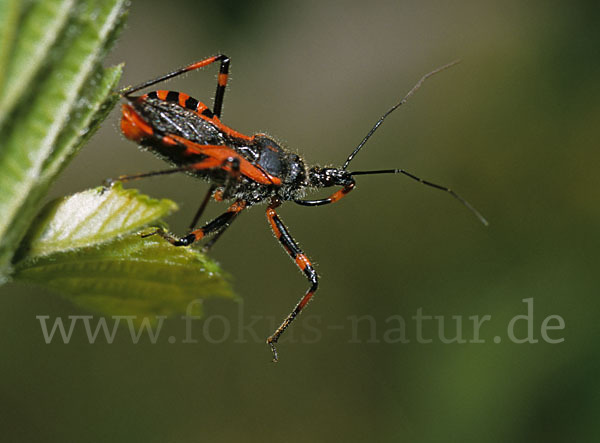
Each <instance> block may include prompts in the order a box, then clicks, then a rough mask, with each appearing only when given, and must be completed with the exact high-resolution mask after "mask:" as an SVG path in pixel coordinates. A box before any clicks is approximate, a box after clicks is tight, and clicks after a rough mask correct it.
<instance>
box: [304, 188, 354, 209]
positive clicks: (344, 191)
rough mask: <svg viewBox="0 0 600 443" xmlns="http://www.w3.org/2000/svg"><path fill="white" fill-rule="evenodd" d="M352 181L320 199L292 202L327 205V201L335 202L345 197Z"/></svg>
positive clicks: (305, 204) (306, 204)
mask: <svg viewBox="0 0 600 443" xmlns="http://www.w3.org/2000/svg"><path fill="white" fill-rule="evenodd" d="M354 186H355V185H354V183H352V184H350V185H348V186H344V187H343V188H342V189H340V190H338V191H336V192H334V193H333V194H331V195H330V196H329V197H327V198H322V199H320V200H294V203H297V204H299V205H302V206H323V205H328V204H329V203H335V202H336V201H338V200H340V199H342V198H343V197H345V196H346V195H347V194H348V193H349V192H350V191H352V190H353V189H354Z"/></svg>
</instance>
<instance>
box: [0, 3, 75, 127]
mask: <svg viewBox="0 0 600 443" xmlns="http://www.w3.org/2000/svg"><path fill="white" fill-rule="evenodd" d="M75 3H76V2H75V0H44V1H41V2H37V3H35V4H34V5H33V6H32V7H31V10H30V11H29V12H28V13H27V15H26V16H25V18H24V19H23V22H22V23H20V24H19V28H20V30H19V33H20V38H19V39H18V40H17V42H16V45H15V47H14V49H13V51H14V57H13V58H12V60H11V63H10V64H9V65H8V70H7V73H6V80H5V83H4V87H3V88H2V94H1V99H0V118H3V117H5V116H6V115H7V114H8V113H9V112H10V110H11V109H12V108H13V107H14V106H15V104H16V103H17V102H18V101H19V99H20V98H21V97H22V96H23V94H24V93H25V92H26V90H27V87H28V85H29V83H30V82H31V80H32V78H33V77H34V76H35V75H36V74H37V73H38V72H39V70H40V69H41V67H42V66H43V65H44V63H46V62H47V58H48V56H49V51H50V48H51V47H52V46H53V45H54V44H55V43H56V40H57V39H58V37H59V36H60V31H61V30H62V29H63V28H64V26H65V25H66V24H67V21H68V19H69V15H70V13H71V11H72V10H73V7H74V6H75ZM0 124H1V121H0Z"/></svg>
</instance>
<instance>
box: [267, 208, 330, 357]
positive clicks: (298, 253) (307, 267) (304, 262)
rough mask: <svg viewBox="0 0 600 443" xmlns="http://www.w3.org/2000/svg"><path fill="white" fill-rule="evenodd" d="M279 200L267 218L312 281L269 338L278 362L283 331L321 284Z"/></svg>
mask: <svg viewBox="0 0 600 443" xmlns="http://www.w3.org/2000/svg"><path fill="white" fill-rule="evenodd" d="M279 204H280V202H279V201H273V202H271V204H270V205H269V207H268V208H267V219H268V220H269V223H270V224H271V228H272V229H273V233H274V234H275V237H277V240H279V242H280V243H281V244H282V245H283V248H284V249H285V251H286V252H287V253H288V255H289V256H290V257H292V259H293V260H294V261H295V262H296V265H297V266H298V267H299V268H300V270H301V271H302V272H303V273H304V275H305V276H306V278H307V279H308V281H309V282H310V284H311V285H310V288H309V289H308V291H307V292H306V294H304V296H303V297H302V298H301V299H300V301H299V302H298V304H297V305H296V306H295V307H294V309H293V310H292V312H291V313H290V314H289V315H288V316H287V317H286V318H285V319H284V320H283V322H282V323H281V325H280V326H279V327H278V328H277V330H275V332H274V333H273V335H271V336H270V337H269V338H267V343H268V344H269V346H270V347H271V351H272V352H273V361H274V362H276V361H277V360H278V355H277V349H276V348H275V344H276V343H277V341H278V340H279V337H280V336H281V334H283V332H284V331H285V330H286V329H287V328H288V326H289V325H290V324H291V323H292V321H294V319H295V318H296V316H297V315H298V314H299V313H300V311H302V308H304V306H306V304H307V303H308V302H309V301H310V299H311V298H312V296H313V295H314V293H315V292H316V291H317V287H318V285H319V277H318V275H317V272H316V271H315V269H314V268H313V267H312V265H311V263H310V261H309V260H308V258H307V257H306V255H304V253H303V252H302V250H301V249H300V248H299V247H298V245H297V244H296V242H295V241H294V239H293V238H292V236H291V235H290V233H289V232H288V230H287V228H286V227H285V225H284V224H283V222H282V221H281V219H280V218H279V216H278V215H277V213H276V212H275V208H276V207H277V206H279Z"/></svg>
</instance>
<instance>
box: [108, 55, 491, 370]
mask: <svg viewBox="0 0 600 443" xmlns="http://www.w3.org/2000/svg"><path fill="white" fill-rule="evenodd" d="M457 62H458V61H455V62H453V63H450V64H447V65H445V66H442V67H440V68H438V69H435V70H434V71H431V72H429V73H428V74H426V75H424V76H423V77H422V78H421V79H420V80H419V81H418V82H417V83H416V84H415V86H413V88H412V89H411V90H410V91H409V92H408V93H407V94H406V96H404V98H402V100H400V101H399V102H398V103H397V104H395V105H394V106H392V107H391V108H390V109H389V110H388V111H387V112H386V113H385V114H383V115H382V116H381V117H380V118H379V120H377V122H376V123H375V125H374V126H373V127H372V128H371V130H370V131H369V132H368V133H367V135H366V136H365V137H364V138H363V139H362V141H361V142H360V143H359V144H358V146H357V147H356V148H355V149H354V150H353V151H352V153H351V154H350V155H349V156H348V158H347V159H346V161H345V163H344V164H343V165H342V166H341V167H320V166H308V165H306V164H305V162H304V160H303V159H302V158H301V157H300V156H298V155H297V154H295V153H293V152H290V151H289V150H287V149H286V148H283V147H281V146H280V145H279V144H278V143H277V142H276V141H275V140H273V138H271V137H269V136H268V135H265V134H255V135H252V136H248V135H244V134H242V133H240V132H237V131H235V130H233V129H231V128H230V127H228V126H226V125H225V124H223V123H222V122H221V110H222V106H223V96H224V94H225V88H226V86H227V78H228V74H229V65H230V60H229V58H228V57H227V56H225V55H222V54H219V55H216V56H213V57H209V58H207V59H204V60H201V61H199V62H196V63H192V64H190V65H188V66H185V67H183V68H181V69H178V70H176V71H173V72H171V73H169V74H166V75H163V76H161V77H158V78H156V79H153V80H149V81H147V82H144V83H141V84H139V85H137V86H133V87H128V88H125V89H123V90H121V91H120V95H121V96H122V97H123V98H124V99H125V100H127V103H125V104H123V107H122V119H121V130H122V131H123V134H124V135H125V136H126V137H127V138H129V139H131V140H133V141H135V142H137V143H138V144H140V145H143V146H145V147H147V148H148V149H149V150H150V151H152V152H153V153H154V154H156V155H158V156H159V157H161V158H163V159H165V160H167V161H168V162H170V163H171V164H173V165H174V166H175V167H174V168H172V169H168V170H164V171H156V172H150V173H146V174H137V175H129V176H121V177H119V180H122V181H128V180H134V179H139V178H144V177H150V176H155V175H162V174H171V173H175V172H187V173H188V174H191V175H193V176H195V177H198V178H202V179H205V180H207V181H208V182H209V183H210V187H209V190H208V193H207V194H206V196H205V198H204V199H203V201H202V204H201V205H200V208H199V209H198V211H197V213H196V215H195V216H194V218H193V220H192V223H191V225H190V233H189V234H187V235H185V236H184V237H181V238H178V237H174V236H172V235H171V234H169V233H167V232H165V231H163V230H161V229H158V230H157V231H155V232H153V233H152V234H149V235H154V234H158V235H161V236H162V237H164V238H165V239H166V240H167V241H169V242H170V243H171V244H172V245H174V246H188V245H191V244H192V243H194V242H196V241H198V240H200V239H202V238H204V237H206V236H208V235H211V234H212V235H213V237H212V239H211V240H210V241H209V242H208V243H207V244H206V245H205V246H204V248H205V249H208V248H210V247H211V246H212V245H213V244H214V243H215V241H216V240H217V238H219V236H220V235H221V234H222V233H223V232H224V231H225V229H226V228H227V227H228V226H229V225H230V224H231V223H232V222H233V221H234V220H235V219H236V217H237V216H238V215H239V214H240V213H241V212H242V211H243V210H244V209H247V208H249V207H250V206H253V205H256V204H258V203H267V211H266V215H267V219H268V221H269V223H270V225H271V228H272V230H273V233H274V234H275V237H276V238H277V239H278V240H279V242H280V243H281V244H282V246H283V248H284V249H285V251H286V252H287V253H288V255H289V256H290V257H291V258H292V259H293V260H294V261H295V262H296V265H297V266H298V267H299V268H300V270H301V271H302V272H303V273H304V274H305V276H306V278H307V279H308V280H309V282H310V288H309V289H308V291H307V292H306V293H305V295H304V296H303V297H302V298H301V299H300V301H299V302H298V304H297V305H296V306H295V307H294V309H293V310H292V312H291V313H290V314H289V315H288V316H287V317H286V318H285V319H284V320H283V322H282V323H281V325H280V326H279V327H278V328H277V329H276V330H275V332H274V333H273V334H272V335H271V336H270V337H269V338H268V339H267V343H268V344H269V345H270V348H271V351H272V353H273V361H277V359H278V355H277V349H276V347H275V345H276V343H277V341H278V340H279V338H280V336H281V334H282V333H283V332H284V331H285V330H286V329H287V328H288V326H289V325H290V324H291V322H292V321H293V320H294V318H296V316H297V315H298V314H299V313H300V311H301V310H302V309H303V308H304V306H306V304H307V303H308V302H309V301H310V299H311V298H312V297H313V295H314V293H315V292H316V290H317V287H318V284H319V278H318V275H317V272H316V271H315V269H314V268H313V266H312V264H311V263H310V261H309V259H308V258H307V256H306V255H305V254H304V253H303V252H302V250H301V249H300V248H299V247H298V245H297V243H296V242H295V241H294V239H293V238H292V236H291V235H290V233H289V231H288V229H287V228H286V226H285V225H284V224H283V222H282V221H281V219H280V218H279V216H278V215H277V213H276V211H275V210H276V209H277V207H278V206H280V205H281V203H282V202H284V201H293V202H294V203H297V204H299V205H303V206H321V205H326V204H329V203H334V202H337V201H338V200H340V199H341V198H342V197H344V196H345V195H347V194H348V193H349V192H350V191H352V190H353V189H354V187H355V185H356V183H355V179H354V178H355V177H356V176H359V175H372V174H404V175H406V176H408V177H410V178H411V179H413V180H416V181H418V182H420V183H422V184H424V185H427V186H431V187H434V188H437V189H440V190H442V191H445V192H448V193H449V194H450V195H452V196H453V197H454V198H456V199H457V200H459V201H460V202H461V203H462V204H463V205H464V206H466V207H467V208H468V209H469V210H470V211H471V212H473V213H474V214H475V216H476V217H477V218H478V219H479V220H480V221H481V222H482V223H483V224H484V225H487V221H486V220H485V218H483V216H482V215H481V214H480V213H479V212H478V211H477V210H476V209H475V208H473V207H472V206H471V205H470V204H469V203H468V202H467V201H466V200H464V199H463V198H462V197H460V196H459V195H458V194H456V193H455V192H454V191H452V190H451V189H449V188H447V187H445V186H440V185H437V184H435V183H432V182H429V181H426V180H423V179H421V178H419V177H417V176H415V175H413V174H412V173H410V172H408V171H405V170H403V169H380V170H370V171H353V172H349V171H348V170H347V168H348V165H349V164H350V162H351V161H352V159H353V158H354V157H355V156H356V154H357V153H358V152H359V151H360V150H361V149H362V148H363V146H364V145H365V143H366V142H367V140H368V139H369V138H370V137H371V136H372V135H373V133H374V132H375V131H376V130H377V128H379V126H380V125H381V124H382V123H383V121H384V120H385V119H386V118H387V116H388V115H390V114H391V113H392V112H393V111H394V110H396V109H397V108H398V107H400V106H401V105H402V104H404V103H405V102H406V101H407V100H408V98H409V97H410V96H411V95H412V94H413V93H414V92H415V91H416V90H417V89H418V88H419V87H420V86H421V84H422V83H423V82H424V81H425V80H426V79H427V78H428V77H430V76H432V75H434V74H436V73H438V72H440V71H442V70H444V69H447V68H449V67H450V66H453V65H454V64H456V63H457ZM213 63H219V65H220V68H219V75H218V80H217V91H216V95H215V99H214V104H213V108H212V110H211V109H210V108H209V107H208V106H206V105H205V104H204V103H202V102H200V101H198V100H196V99H194V98H192V97H190V96H189V95H187V94H184V93H180V92H175V91H165V90H157V91H152V92H149V93H146V94H143V95H138V96H134V95H133V93H134V92H137V91H139V90H141V89H145V88H147V87H149V86H152V85H155V84H157V83H160V82H162V81H165V80H168V79H170V78H173V77H176V76H178V75H181V74H184V73H186V72H190V71H194V70H197V69H201V68H204V67H206V66H208V65H211V64H213ZM110 182H111V181H109V183H110ZM332 186H339V187H340V189H339V190H337V191H335V192H334V193H333V194H331V195H330V196H329V197H327V198H322V199H318V200H305V199H303V196H304V193H305V191H306V190H307V189H315V188H328V187H332ZM211 197H212V198H214V199H215V200H217V201H223V200H232V201H233V203H232V204H231V205H230V206H229V208H228V209H227V211H226V212H224V213H223V214H222V215H220V216H218V217H217V218H215V219H214V220H212V221H210V222H208V223H206V224H205V225H204V226H202V227H201V228H198V229H196V228H195V227H196V223H197V222H198V220H199V219H200V217H201V215H202V213H203V211H204V209H205V208H206V205H207V203H208V202H209V200H210V199H211Z"/></svg>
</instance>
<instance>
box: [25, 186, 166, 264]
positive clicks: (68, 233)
mask: <svg viewBox="0 0 600 443" xmlns="http://www.w3.org/2000/svg"><path fill="white" fill-rule="evenodd" d="M176 210H177V205H176V204H175V203H174V202H172V201H170V200H166V199H163V200H155V199H152V198H150V197H148V196H146V195H141V194H140V193H139V192H138V191H137V190H136V189H123V187H122V186H121V183H116V184H115V185H114V186H112V187H111V188H110V189H105V188H102V187H99V188H97V189H89V190H87V191H83V192H79V193H77V194H74V195H71V196H68V197H63V198H59V199H56V200H54V201H52V202H50V203H48V204H47V205H46V206H45V208H44V209H43V210H42V211H41V213H40V214H38V216H37V217H36V221H35V223H34V224H33V225H32V227H31V228H30V230H29V232H28V234H27V236H26V238H25V240H24V241H23V245H22V247H21V250H20V251H19V254H18V256H17V260H22V259H23V257H27V258H28V259H31V258H33V257H36V256H43V255H48V254H53V253H57V252H64V251H69V250H72V249H76V248H82V247H85V246H93V245H96V244H99V243H103V242H106V241H108V240H112V239H113V238H114V237H117V236H120V235H124V234H127V233H130V232H132V231H135V230H139V229H141V228H143V227H144V226H147V225H149V224H150V223H153V222H154V221H156V220H158V219H160V218H162V217H165V216H166V215H168V214H170V213H171V212H173V211H176Z"/></svg>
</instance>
